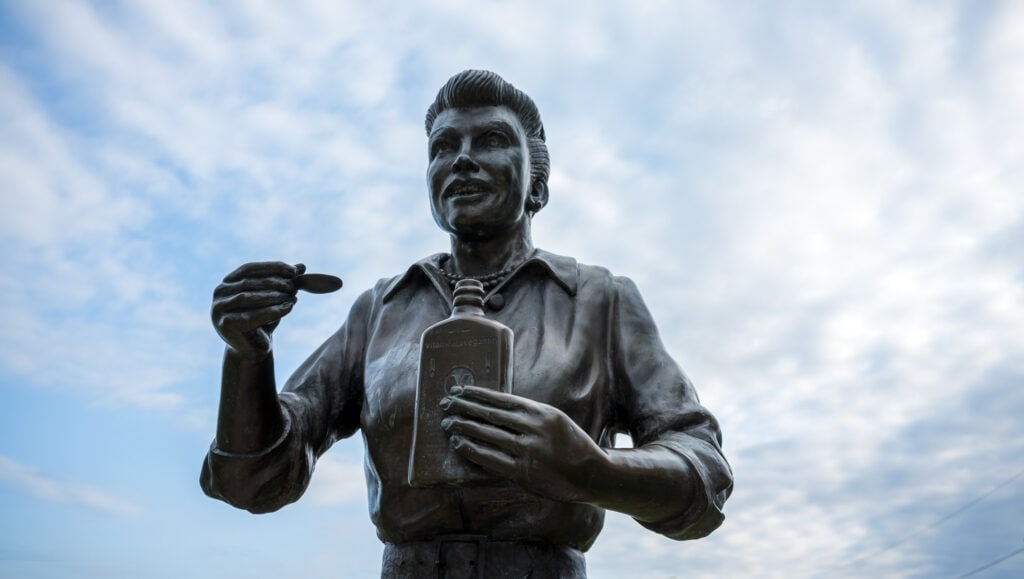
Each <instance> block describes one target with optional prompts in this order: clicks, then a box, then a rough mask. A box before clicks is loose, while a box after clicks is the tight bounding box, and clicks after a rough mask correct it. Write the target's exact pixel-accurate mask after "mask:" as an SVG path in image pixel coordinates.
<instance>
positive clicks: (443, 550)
mask: <svg viewBox="0 0 1024 579" xmlns="http://www.w3.org/2000/svg"><path fill="white" fill-rule="evenodd" d="M380 576H381V578H382V579H505V578H508V579H512V578H517V579H518V578H521V577H531V578H534V579H545V578H548V577H550V578H553V579H563V578H564V579H586V577H587V567H586V562H585V561H584V558H583V553H581V552H580V551H579V550H577V549H574V548H572V547H568V546H565V545H553V544H551V543H548V542H544V541H492V540H490V539H488V538H487V536H486V535H439V536H438V537H437V538H435V539H434V540H433V541H413V542H409V543H397V544H396V543H385V545H384V563H383V566H382V568H381V574H380Z"/></svg>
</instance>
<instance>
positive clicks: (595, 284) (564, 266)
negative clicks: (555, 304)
mask: <svg viewBox="0 0 1024 579" xmlns="http://www.w3.org/2000/svg"><path fill="white" fill-rule="evenodd" d="M534 258H535V259H537V260H539V261H542V262H543V263H544V264H545V265H546V266H547V267H548V269H549V270H550V271H551V273H552V274H554V276H555V277H556V278H557V279H558V280H559V281H561V282H562V284H563V285H564V286H565V287H566V289H568V290H569V291H570V293H572V294H573V295H576V294H577V293H578V292H584V293H587V294H595V293H596V294H608V295H610V294H618V293H623V292H626V293H631V292H635V291H636V285H635V284H634V283H633V280H631V279H629V278H628V277H625V276H621V275H616V274H614V273H612V272H611V270H609V269H608V268H606V267H604V266H600V265H590V264H586V263H581V262H580V261H578V260H576V258H573V257H569V256H565V255H558V254H556V253H551V252H550V251H544V250H542V249H538V250H537V252H536V254H535V256H534Z"/></svg>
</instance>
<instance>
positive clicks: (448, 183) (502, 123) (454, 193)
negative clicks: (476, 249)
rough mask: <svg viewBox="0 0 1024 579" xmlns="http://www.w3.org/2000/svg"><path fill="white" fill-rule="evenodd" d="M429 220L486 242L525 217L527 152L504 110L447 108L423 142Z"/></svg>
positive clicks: (523, 138) (517, 126)
mask: <svg viewBox="0 0 1024 579" xmlns="http://www.w3.org/2000/svg"><path fill="white" fill-rule="evenodd" d="M427 146H428V149H427V150H428V156H429V159H430V161H429V164H428V165H427V183H428V185H429V187H430V207H431V210H432V212H433V214H434V221H436V222H437V224H438V225H439V226H440V227H441V229H444V230H445V231H448V232H449V233H453V234H455V235H456V236H458V237H463V238H487V237H490V236H492V235H494V234H495V233H497V232H499V231H503V230H506V229H508V228H510V227H513V226H515V225H516V224H517V223H520V222H521V221H522V220H525V219H529V216H528V214H527V213H526V210H525V207H524V206H525V203H526V199H527V196H528V195H529V191H530V151H529V148H528V146H527V137H526V132H525V131H524V130H523V127H522V125H521V124H520V123H519V119H518V118H517V117H516V115H515V113H513V112H512V111H511V110H510V109H508V108H507V107H504V106H498V107H473V108H465V109H448V110H445V111H443V112H441V114H439V115H438V116H437V118H436V119H435V120H434V126H433V129H432V130H431V132H430V138H429V140H428V144H427Z"/></svg>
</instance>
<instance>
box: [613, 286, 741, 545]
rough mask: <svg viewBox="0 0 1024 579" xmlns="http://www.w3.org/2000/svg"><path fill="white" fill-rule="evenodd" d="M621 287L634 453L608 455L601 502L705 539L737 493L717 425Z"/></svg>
mask: <svg viewBox="0 0 1024 579" xmlns="http://www.w3.org/2000/svg"><path fill="white" fill-rule="evenodd" d="M615 285H616V292H615V295H616V300H615V304H614V306H613V310H614V311H613V318H612V319H613V320H614V323H613V325H612V332H613V334H612V335H613V338H614V342H615V347H614V352H613V360H614V366H615V367H614V374H615V377H616V393H617V398H618V400H617V407H618V408H619V409H620V410H619V412H620V422H621V423H622V424H623V426H624V427H625V428H626V429H627V430H628V431H629V434H630V436H631V438H632V439H633V444H634V448H631V449H608V450H607V453H606V455H607V457H608V462H609V467H608V468H607V471H606V474H607V476H606V477H603V478H601V479H599V480H597V481H596V486H597V489H596V493H597V495H599V496H602V497H605V498H603V499H602V500H600V501H597V504H600V505H601V506H604V507H606V508H610V509H613V510H617V511H620V512H626V513H627V514H630V515H632V516H633V517H634V518H635V519H637V521H639V522H640V523H641V524H643V525H644V526H646V527H648V528H650V529H652V530H654V531H656V532H659V533H661V534H664V535H666V536H669V537H672V538H675V539H695V538H699V537H703V536H705V535H707V534H708V533H710V532H711V531H713V530H715V529H716V528H718V526H719V525H720V524H721V523H722V520H723V519H724V516H723V515H722V507H723V505H724V503H725V500H726V499H727V498H728V497H729V494H730V493H731V492H732V484H733V479H732V470H731V468H730V467H729V463H728V462H727V461H726V459H725V456H724V455H723V453H722V447H721V444H722V435H721V430H720V429H719V425H718V421H717V420H716V419H715V417H714V416H713V415H712V414H711V413H710V412H709V411H708V410H707V409H706V408H704V407H703V406H702V405H701V404H700V402H699V400H698V398H697V393H696V391H695V390H694V387H693V385H692V383H691V382H690V380H689V379H688V378H687V377H686V376H685V374H684V373H683V372H682V370H681V369H680V368H679V365H678V364H677V363H676V362H675V361H674V360H673V359H672V357H671V356H669V354H668V353H667V352H666V351H665V348H664V345H663V344H662V342H661V338H660V337H659V335H658V330H657V328H656V326H655V324H654V321H653V319H652V318H651V315H650V313H649V311H648V310H647V307H646V305H644V303H643V299H642V298H641V297H640V293H639V291H637V289H636V286H635V285H634V284H633V282H632V281H630V280H628V279H626V278H617V279H616V280H615ZM617 489H629V490H628V491H624V492H621V493H617V492H616V490H617ZM645 494H646V496H647V499H646V502H645V501H644V500H643V498H642V497H643V495H645ZM620 501H625V502H626V503H627V504H624V505H622V504H619V502H620ZM622 507H626V508H622Z"/></svg>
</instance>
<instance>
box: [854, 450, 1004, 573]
mask: <svg viewBox="0 0 1024 579" xmlns="http://www.w3.org/2000/svg"><path fill="white" fill-rule="evenodd" d="M1021 476H1024V470H1021V471H1020V472H1018V473H1017V474H1015V475H1013V476H1011V477H1010V478H1008V479H1006V480H1004V481H1003V482H1001V483H999V484H998V485H996V486H994V487H992V488H991V489H989V490H988V491H987V492H985V494H983V495H981V496H979V497H977V498H974V499H972V500H970V501H968V502H967V503H965V504H964V505H962V506H961V507H960V508H958V509H956V510H954V511H953V512H951V513H949V514H947V515H945V516H942V517H940V518H938V519H936V520H935V521H932V522H931V523H929V524H927V525H925V526H923V527H921V528H919V529H917V530H915V531H914V532H912V533H910V534H909V535H906V536H905V537H903V538H900V539H897V540H896V541H893V542H892V543H889V544H888V545H886V546H885V547H882V548H881V549H879V550H877V551H874V552H872V553H868V554H866V555H861V556H860V557H857V558H856V559H854V560H853V561H850V562H849V563H846V564H844V565H841V566H840V567H839V568H840V569H842V568H844V567H852V566H854V565H857V564H859V563H862V562H863V561H866V560H868V559H873V558H875V557H877V556H879V555H881V554H882V553H886V552H888V551H891V550H893V549H895V548H896V547H898V546H900V545H902V544H903V543H906V542H907V541H909V540H911V539H913V538H915V537H917V536H918V535H921V534H922V533H925V532H927V531H930V530H932V529H934V528H935V527H938V526H939V525H941V524H943V523H945V522H946V521H948V520H950V519H952V518H953V517H955V516H957V515H959V514H960V513H963V512H964V511H966V510H967V509H970V508H971V507H973V506H974V505H976V504H978V503H980V502H981V501H983V500H985V499H986V498H988V497H989V496H990V495H992V494H993V493H995V492H996V491H998V490H1000V489H1002V488H1003V487H1005V486H1007V485H1009V484H1010V483H1012V482H1013V481H1015V480H1017V479H1018V478H1020V477H1021ZM1019 552H1020V551H1015V552H1014V553H1012V554H1010V555H1009V556H1010V557H1012V556H1013V555H1016V554H1017V553H1019Z"/></svg>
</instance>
